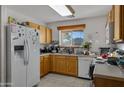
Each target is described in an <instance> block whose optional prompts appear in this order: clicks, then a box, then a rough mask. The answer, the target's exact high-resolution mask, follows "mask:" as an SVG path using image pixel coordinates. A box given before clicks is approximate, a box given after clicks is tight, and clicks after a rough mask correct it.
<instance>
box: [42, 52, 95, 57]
mask: <svg viewBox="0 0 124 93" xmlns="http://www.w3.org/2000/svg"><path fill="white" fill-rule="evenodd" d="M47 55H64V56H77V57H95V56H91V55H77V54H66V53H44V54H41V55H40V56H47Z"/></svg>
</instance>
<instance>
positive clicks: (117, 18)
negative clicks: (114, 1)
mask: <svg viewBox="0 0 124 93" xmlns="http://www.w3.org/2000/svg"><path fill="white" fill-rule="evenodd" d="M123 20H124V5H113V6H112V9H111V11H110V12H109V13H108V16H107V23H106V30H107V32H106V36H107V39H106V41H107V43H108V42H109V43H114V42H116V43H117V42H124V21H123Z"/></svg>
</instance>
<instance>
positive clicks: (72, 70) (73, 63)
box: [67, 57, 77, 76]
mask: <svg viewBox="0 0 124 93" xmlns="http://www.w3.org/2000/svg"><path fill="white" fill-rule="evenodd" d="M67 59H68V60H67V66H68V71H67V73H68V74H69V75H72V76H77V58H76V57H67Z"/></svg>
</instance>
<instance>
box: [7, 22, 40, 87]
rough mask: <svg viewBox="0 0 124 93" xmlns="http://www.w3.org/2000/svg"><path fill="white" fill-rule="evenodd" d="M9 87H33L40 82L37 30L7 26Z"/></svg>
mask: <svg viewBox="0 0 124 93" xmlns="http://www.w3.org/2000/svg"><path fill="white" fill-rule="evenodd" d="M6 77H7V86H12V87H32V86H35V85H37V84H38V83H39V82H40V43H39V33H38V31H36V30H35V29H31V28H28V27H25V26H21V25H16V24H11V25H7V75H6Z"/></svg>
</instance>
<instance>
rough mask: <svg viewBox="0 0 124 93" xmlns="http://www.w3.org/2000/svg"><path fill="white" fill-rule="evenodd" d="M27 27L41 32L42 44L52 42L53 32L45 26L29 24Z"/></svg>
mask: <svg viewBox="0 0 124 93" xmlns="http://www.w3.org/2000/svg"><path fill="white" fill-rule="evenodd" d="M27 26H29V27H31V28H34V29H37V30H38V31H39V36H40V37H39V38H40V43H42V44H46V43H51V42H52V30H51V29H49V28H48V27H45V26H43V25H39V24H35V23H32V22H27Z"/></svg>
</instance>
